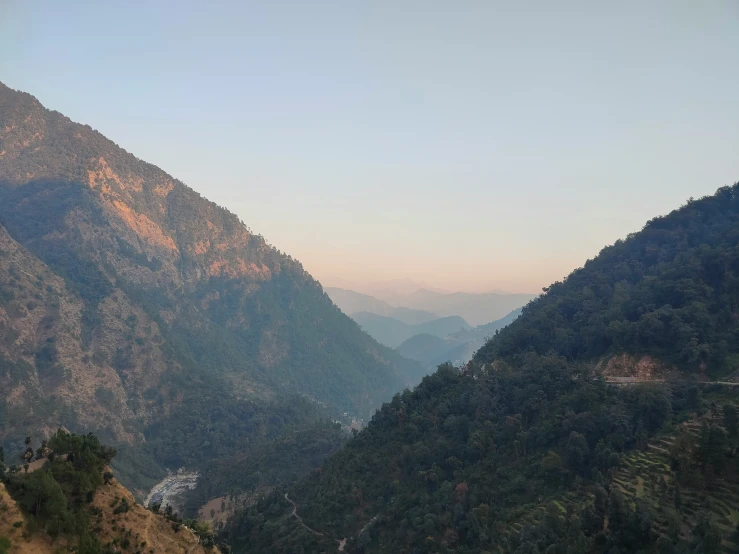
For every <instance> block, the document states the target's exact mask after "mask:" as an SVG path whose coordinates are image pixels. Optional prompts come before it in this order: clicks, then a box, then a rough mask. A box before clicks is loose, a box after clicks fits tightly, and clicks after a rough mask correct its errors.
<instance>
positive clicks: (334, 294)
mask: <svg viewBox="0 0 739 554" xmlns="http://www.w3.org/2000/svg"><path fill="white" fill-rule="evenodd" d="M324 290H325V291H326V294H328V295H329V298H331V300H333V302H334V304H336V305H337V306H338V307H339V309H341V311H342V312H344V313H345V314H349V315H351V314H355V313H358V312H369V313H372V314H377V315H381V316H385V317H391V318H393V319H397V320H398V321H401V322H403V323H406V324H408V325H417V324H419V323H426V322H427V321H431V320H434V319H437V318H438V317H439V316H437V315H436V314H434V313H431V312H428V311H424V310H413V309H410V308H405V307H395V306H391V305H390V304H388V303H387V302H385V301H384V300H380V299H379V298H375V297H374V296H370V295H369V294H362V293H361V292H356V291H353V290H348V289H342V288H338V287H326V288H325V289H324Z"/></svg>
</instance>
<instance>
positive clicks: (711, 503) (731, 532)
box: [498, 398, 739, 554]
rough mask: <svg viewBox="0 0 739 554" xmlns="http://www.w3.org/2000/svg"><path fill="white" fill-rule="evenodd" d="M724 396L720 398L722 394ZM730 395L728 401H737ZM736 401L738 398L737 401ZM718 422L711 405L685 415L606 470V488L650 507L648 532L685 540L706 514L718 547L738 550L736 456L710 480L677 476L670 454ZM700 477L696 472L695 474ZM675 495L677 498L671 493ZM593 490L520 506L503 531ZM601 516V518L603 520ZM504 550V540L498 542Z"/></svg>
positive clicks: (578, 504) (584, 498)
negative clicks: (720, 538) (717, 532)
mask: <svg viewBox="0 0 739 554" xmlns="http://www.w3.org/2000/svg"><path fill="white" fill-rule="evenodd" d="M722 400H724V401H725V398H722ZM737 400H738V399H736V398H734V399H732V403H737ZM737 404H739V403H737ZM706 424H713V425H718V426H721V425H722V419H721V417H720V416H719V415H718V414H716V413H715V412H713V413H712V412H711V410H706V413H705V414H703V415H701V416H698V415H694V417H693V418H691V419H690V420H689V421H686V422H684V423H682V424H679V425H678V426H677V428H676V429H675V430H674V431H673V432H671V433H669V434H667V435H664V436H661V437H657V438H656V439H654V440H653V441H650V442H649V443H648V444H647V445H646V449H644V450H633V451H630V452H628V453H625V454H624V455H623V456H622V458H621V463H620V465H619V466H618V467H617V468H616V469H615V471H614V470H611V471H612V473H611V474H610V475H611V480H610V487H611V490H613V489H614V488H615V489H618V490H619V491H620V492H621V493H622V494H623V496H624V498H625V499H626V500H627V502H630V503H631V505H632V507H633V506H634V505H635V504H636V502H637V501H643V502H646V503H647V504H648V505H649V506H650V508H651V512H652V532H653V533H657V534H658V535H663V536H666V537H673V538H674V537H675V536H679V538H680V539H681V540H684V541H690V540H691V539H692V531H693V529H694V528H695V526H696V524H697V523H698V522H699V518H701V517H705V515H706V514H708V515H710V519H711V521H712V523H713V524H714V525H715V526H716V527H718V528H719V529H720V531H721V532H722V534H723V541H722V544H721V548H722V552H725V553H727V554H728V553H730V552H734V553H736V552H739V544H736V543H735V542H733V541H734V540H735V537H736V533H737V529H739V462H738V461H737V457H736V456H734V457H733V458H731V459H729V460H728V463H727V465H728V468H727V470H726V471H724V473H723V476H722V478H714V479H712V481H711V482H710V483H708V482H706V481H705V480H704V479H702V478H699V479H697V480H696V481H695V482H694V483H692V486H691V485H686V484H685V479H681V480H678V475H677V472H676V471H675V470H673V458H674V457H675V455H676V454H675V453H676V452H677V451H679V450H680V449H683V450H685V449H689V448H695V447H696V446H697V444H698V442H699V439H700V433H701V429H702V426H703V425H706ZM699 477H700V476H699ZM676 497H677V499H676ZM593 501H594V494H593V493H592V492H591V491H590V489H589V487H588V486H587V485H585V486H583V487H582V488H581V489H580V491H579V493H573V492H569V493H567V494H564V495H560V496H558V497H555V498H547V499H543V500H542V502H540V503H539V504H536V505H530V506H528V507H526V508H525V509H523V510H522V512H521V515H520V516H519V517H518V518H516V519H514V520H513V521H511V522H510V523H509V524H508V526H507V527H506V529H505V530H504V531H503V534H504V536H506V537H508V538H512V537H514V536H515V535H518V534H519V533H520V532H521V530H522V529H523V528H524V527H526V526H529V525H536V524H538V523H540V522H541V521H542V520H543V518H544V517H545V516H547V515H549V516H550V517H551V515H554V516H555V517H558V518H561V520H562V521H563V522H564V521H565V520H566V519H567V515H568V514H569V513H578V511H579V510H580V509H582V507H584V506H585V505H587V504H593ZM607 524H608V523H607V518H606V523H605V525H607ZM498 551H499V552H500V554H504V553H505V552H506V551H507V549H506V545H501V546H499V549H498Z"/></svg>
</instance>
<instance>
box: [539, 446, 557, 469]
mask: <svg viewBox="0 0 739 554" xmlns="http://www.w3.org/2000/svg"><path fill="white" fill-rule="evenodd" d="M541 469H542V471H545V472H546V473H556V472H558V471H559V470H560V469H562V458H560V457H559V454H557V453H556V452H554V451H552V450H550V451H549V452H547V453H546V454H544V457H543V458H542V459H541Z"/></svg>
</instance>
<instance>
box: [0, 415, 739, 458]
mask: <svg viewBox="0 0 739 554" xmlns="http://www.w3.org/2000/svg"><path fill="white" fill-rule="evenodd" d="M723 412H724V427H726V432H727V433H728V434H729V436H730V437H736V436H737V431H738V430H739V417H737V410H736V407H735V406H734V405H733V404H725V405H724V409H723ZM0 461H2V460H0Z"/></svg>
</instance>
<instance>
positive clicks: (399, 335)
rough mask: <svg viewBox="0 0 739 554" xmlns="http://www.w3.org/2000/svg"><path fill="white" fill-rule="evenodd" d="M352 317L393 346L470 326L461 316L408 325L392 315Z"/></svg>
mask: <svg viewBox="0 0 739 554" xmlns="http://www.w3.org/2000/svg"><path fill="white" fill-rule="evenodd" d="M352 319H353V320H354V321H356V322H357V323H359V325H360V326H361V327H362V329H364V330H365V331H366V332H367V333H369V335H370V336H372V337H373V338H374V339H375V340H376V341H377V342H379V343H380V344H384V345H385V346H389V347H391V348H394V347H396V346H398V345H400V344H401V343H402V342H403V341H405V340H407V339H408V338H410V337H412V336H414V335H420V334H423V333H428V334H431V335H434V336H437V337H442V338H443V337H446V336H447V335H449V334H451V333H455V332H457V331H464V330H467V329H469V328H470V326H469V324H468V323H467V322H466V321H465V320H464V319H462V318H461V317H459V316H449V317H442V318H439V319H434V320H432V321H427V322H425V323H418V324H416V325H408V324H407V323H403V322H402V321H398V320H397V319H394V318H392V317H384V316H381V315H377V314H373V313H370V312H358V313H354V314H352Z"/></svg>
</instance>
